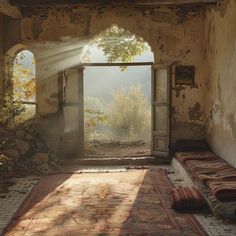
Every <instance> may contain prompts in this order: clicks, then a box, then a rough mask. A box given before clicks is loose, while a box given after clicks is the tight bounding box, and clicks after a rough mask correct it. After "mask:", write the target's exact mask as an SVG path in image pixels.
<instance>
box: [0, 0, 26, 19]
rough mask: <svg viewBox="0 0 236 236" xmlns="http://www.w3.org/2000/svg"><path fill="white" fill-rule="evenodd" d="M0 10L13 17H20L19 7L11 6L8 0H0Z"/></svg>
mask: <svg viewBox="0 0 236 236" xmlns="http://www.w3.org/2000/svg"><path fill="white" fill-rule="evenodd" d="M0 12H1V13H3V14H4V15H7V16H10V17H12V18H15V19H19V18H21V17H22V14H21V11H20V9H19V8H18V7H16V6H12V5H11V4H10V2H9V1H8V0H0Z"/></svg>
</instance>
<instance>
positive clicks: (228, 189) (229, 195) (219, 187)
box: [207, 180, 236, 201]
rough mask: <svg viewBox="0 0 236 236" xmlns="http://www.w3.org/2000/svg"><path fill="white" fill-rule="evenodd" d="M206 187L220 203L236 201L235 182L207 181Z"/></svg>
mask: <svg viewBox="0 0 236 236" xmlns="http://www.w3.org/2000/svg"><path fill="white" fill-rule="evenodd" d="M207 185H208V186H209V188H210V189H211V190H212V192H213V194H214V195H215V197H216V198H217V199H218V200H220V201H236V180H223V181H222V180H209V181H207Z"/></svg>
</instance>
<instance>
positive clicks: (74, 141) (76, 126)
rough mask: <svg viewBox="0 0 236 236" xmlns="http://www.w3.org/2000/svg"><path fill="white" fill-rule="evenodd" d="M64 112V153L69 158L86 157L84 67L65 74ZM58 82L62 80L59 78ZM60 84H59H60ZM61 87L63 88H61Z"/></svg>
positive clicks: (68, 70) (69, 70) (72, 69)
mask: <svg viewBox="0 0 236 236" xmlns="http://www.w3.org/2000/svg"><path fill="white" fill-rule="evenodd" d="M64 77H65V82H64V84H63V85H62V89H63V98H61V99H63V100H64V104H63V111H64V117H65V130H64V152H65V154H66V155H68V156H72V157H75V158H77V157H83V155H84V86H83V84H84V67H83V66H82V65H81V66H78V67H76V68H71V69H67V71H65V72H64ZM58 80H61V78H60V77H59V79H58ZM58 84H59V83H58ZM60 87H61V86H60Z"/></svg>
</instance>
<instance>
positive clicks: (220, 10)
mask: <svg viewBox="0 0 236 236" xmlns="http://www.w3.org/2000/svg"><path fill="white" fill-rule="evenodd" d="M235 22H236V1H235V0H230V1H222V4H221V5H220V6H218V7H217V8H215V9H212V10H211V11H208V12H207V14H206V28H205V37H206V39H205V40H206V49H205V59H206V61H207V63H208V71H207V73H208V74H207V93H206V99H207V100H206V101H207V103H206V104H207V107H206V113H207V138H208V141H209V143H210V145H211V147H212V149H213V150H214V151H215V152H216V153H217V154H218V155H220V156H221V157H223V158H224V159H225V160H227V161H228V162H229V163H230V164H232V165H233V166H235V167H236V157H235V153H236V145H235V144H236V96H235V91H236V27H235Z"/></svg>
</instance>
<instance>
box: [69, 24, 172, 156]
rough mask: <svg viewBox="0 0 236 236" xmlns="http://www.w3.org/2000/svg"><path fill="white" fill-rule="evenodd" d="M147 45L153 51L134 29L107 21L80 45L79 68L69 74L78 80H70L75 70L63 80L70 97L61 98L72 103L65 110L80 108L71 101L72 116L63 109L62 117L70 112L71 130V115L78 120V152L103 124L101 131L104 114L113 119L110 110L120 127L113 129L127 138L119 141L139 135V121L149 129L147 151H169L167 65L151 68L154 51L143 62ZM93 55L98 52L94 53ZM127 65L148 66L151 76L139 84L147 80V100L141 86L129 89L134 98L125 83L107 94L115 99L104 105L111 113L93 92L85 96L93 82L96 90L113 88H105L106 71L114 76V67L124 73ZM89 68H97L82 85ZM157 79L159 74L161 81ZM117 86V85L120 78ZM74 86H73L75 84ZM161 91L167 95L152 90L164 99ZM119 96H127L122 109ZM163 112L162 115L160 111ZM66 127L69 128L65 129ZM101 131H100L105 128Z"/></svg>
mask: <svg viewBox="0 0 236 236" xmlns="http://www.w3.org/2000/svg"><path fill="white" fill-rule="evenodd" d="M135 49H136V50H135ZM148 50H149V53H151V54H152V52H151V48H150V47H149V45H148V44H147V43H146V42H145V41H144V40H143V39H142V38H139V37H137V36H135V35H134V34H132V33H130V32H129V31H126V30H124V29H122V28H119V27H118V26H116V25H115V26H114V25H113V26H111V27H110V28H108V29H106V30H105V31H104V32H102V33H101V34H99V35H98V36H97V37H95V39H93V40H92V42H91V44H90V45H87V46H86V47H85V48H84V50H83V55H82V56H81V58H82V61H81V62H83V63H81V64H80V67H77V69H76V70H77V72H76V70H75V68H76V67H74V68H73V73H75V75H76V77H77V80H76V81H77V84H75V83H73V82H70V81H72V80H71V78H72V77H73V78H75V75H74V76H72V77H71V76H67V84H66V85H67V95H68V94H69V96H70V99H69V98H68V100H67V101H66V102H65V104H67V105H68V106H70V108H66V109H68V110H67V111H69V109H73V108H72V106H73V103H74V104H76V106H78V107H79V111H77V110H76V108H75V106H74V109H75V110H74V115H73V116H72V115H71V114H72V113H71V112H66V116H67V117H68V120H67V119H66V129H67V130H72V129H74V127H75V126H74V127H73V125H72V124H73V122H71V121H72V119H74V122H76V123H77V125H78V126H77V128H78V130H79V132H78V136H77V140H78V145H77V150H78V152H79V153H80V155H84V152H83V151H81V150H84V141H88V140H86V138H87V139H90V141H91V140H93V139H94V138H93V136H94V133H98V132H100V134H101V130H102V129H103V131H104V120H106V119H107V118H108V120H109V119H110V120H111V117H112V115H111V113H113V118H114V115H116V118H115V119H113V120H115V122H113V126H116V127H115V129H116V130H117V131H118V132H117V133H119V135H120V137H119V138H121V139H122V137H121V136H123V138H124V137H125V138H126V140H122V141H127V139H129V138H130V136H132V135H131V134H132V132H133V134H135V135H136V137H140V136H138V135H137V133H138V132H139V131H138V128H140V127H139V126H141V125H143V124H144V126H143V127H142V129H141V130H144V131H147V130H149V132H148V133H149V137H151V136H152V141H151V144H149V145H150V146H151V147H150V146H149V153H148V155H150V150H152V153H153V154H160V153H161V154H165V155H166V154H167V149H168V141H167V140H168V128H169V127H168V125H167V124H168V118H169V116H168V108H167V105H168V99H167V98H168V94H167V92H168V88H167V87H168V81H167V80H168V79H167V77H168V73H167V71H168V70H167V68H165V67H162V68H159V67H158V68H154V67H153V66H151V65H153V58H154V56H153V54H152V55H151V57H149V58H148V60H147V61H144V60H143V56H144V54H145V53H146V52H147V51H148ZM95 54H97V55H98V56H97V58H96V55H95ZM136 58H138V60H137V61H135V59H136ZM150 58H151V59H150ZM96 59H97V61H96ZM131 66H132V68H134V66H136V67H137V68H140V67H141V66H149V76H146V77H149V78H146V79H144V80H143V81H142V83H141V87H142V85H143V82H144V81H145V80H146V81H149V99H146V98H144V96H143V91H142V89H140V87H139V88H137V87H136V88H133V91H136V95H138V98H139V99H137V97H136V98H135V97H134V96H133V95H134V94H132V92H130V91H131V90H132V89H131V90H130V91H129V88H126V89H123V90H122V88H120V91H119V90H117V91H116V92H117V94H116V95H114V96H111V95H110V98H108V100H109V99H110V100H111V99H113V100H115V102H113V103H112V102H110V104H106V105H105V106H106V107H112V109H113V112H111V111H110V114H108V113H109V112H107V111H105V110H104V109H102V110H101V109H100V108H99V106H100V105H101V104H99V103H100V101H99V100H101V99H99V98H96V96H95V97H94V96H93V97H92V98H91V96H90V95H91V94H88V95H89V96H88V97H86V94H84V92H85V93H86V91H87V92H91V90H92V87H94V90H95V92H97V91H98V90H99V89H101V88H102V89H103V93H104V91H105V90H112V89H113V88H111V87H109V86H108V87H106V88H105V89H104V86H107V84H108V82H107V81H108V79H107V78H105V77H106V76H107V75H110V77H115V76H114V75H116V74H118V71H121V72H122V73H124V72H125V71H129V69H128V68H129V67H131ZM88 68H89V69H91V68H93V69H94V68H96V69H97V72H94V73H93V74H94V76H92V78H90V84H87V85H86V83H87V81H88V80H89V79H88V78H85V77H86V71H87V70H88ZM98 68H99V69H98ZM105 68H106V69H105ZM108 68H109V70H108ZM111 68H113V69H112V70H113V71H111V70H110V69H111ZM114 68H116V70H114ZM99 70H100V72H99ZM101 70H103V73H101ZM136 70H138V69H136ZM108 71H109V72H108ZM73 73H72V74H73ZM138 74H141V73H139V72H138ZM90 76H91V73H90ZM101 77H103V78H102V80H100V79H99V78H101ZM157 77H158V79H157ZM68 78H69V79H68ZM159 78H161V79H160V80H159ZM115 80H116V81H118V79H117V77H115V79H114V81H115ZM127 80H128V81H129V79H127ZM74 81H75V80H74ZM163 81H165V83H163ZM123 82H124V81H123ZM123 85H124V83H123ZM119 86H120V87H121V86H122V83H121V84H120V85H119ZM76 87H77V89H75V88H76ZM133 87H134V86H133ZM159 87H161V88H159ZM73 89H74V96H72V91H73ZM125 90H127V91H129V92H127V91H125ZM164 90H165V95H166V96H165V99H164V100H158V96H157V95H156V93H157V91H158V95H159V93H160V94H162V98H163V91H164ZM84 95H85V96H84ZM76 96H77V99H78V103H76V102H75V100H74V98H75V97H76ZM132 96H133V97H132ZM121 97H122V98H121ZM117 98H119V99H120V100H121V101H117V100H119V99H117ZM129 98H132V99H129ZM140 98H141V99H140ZM122 99H123V100H125V102H123V106H124V107H123V108H121V106H122ZM86 100H87V101H86ZM88 100H90V101H88ZM144 100H147V101H148V102H147V103H149V108H148V109H149V111H150V113H149V114H150V116H149V121H148V122H145V121H144V122H143V120H145V119H144V116H145V114H146V113H147V112H146V111H147V110H146V111H145V110H142V109H143V107H144V104H145V102H143V101H144ZM137 101H139V104H137V103H136V104H135V102H137ZM89 103H90V104H89ZM129 104H132V105H133V104H135V105H138V106H139V107H141V109H140V111H139V112H138V109H137V107H136V108H135V105H134V108H131V106H130V107H129ZM103 107H104V105H103ZM115 107H116V109H115ZM117 108H118V109H117ZM129 108H130V109H129ZM163 108H164V109H163ZM166 108H167V109H166ZM132 110H133V111H134V112H133V113H132V112H130V111H132ZM135 112H136V113H135ZM86 113H87V114H86ZM124 113H126V114H124ZM159 113H162V115H161V116H159ZM163 113H165V114H164V115H163ZM75 114H77V115H78V119H77V118H76V119H75V117H76V115H75ZM122 115H123V116H122ZM127 116H129V119H126V120H125V118H127ZM157 116H159V117H160V120H161V119H162V121H160V122H159V118H158V122H159V123H158V122H155V120H156V117H157ZM69 117H70V118H69ZM72 117H73V118H72ZM140 117H141V119H140ZM136 118H138V119H137V120H139V124H138V125H137V124H136V126H134V123H135V120H136ZM163 119H165V121H163ZM117 120H121V121H122V122H120V124H117V122H116V121H117ZM84 121H85V122H84ZM151 121H152V124H151ZM142 122H143V123H142ZM108 123H110V127H111V124H112V122H108ZM114 123H116V124H114ZM145 125H146V126H145ZM69 126H70V127H71V128H69ZM160 126H161V129H159V127H160ZM113 128H114V127H113ZM92 129H93V130H92ZM94 131H95V132H94ZM119 131H121V132H119ZM141 133H142V132H141ZM91 134H92V135H91ZM102 135H104V133H103V134H102ZM106 135H107V133H106ZM119 135H118V136H119ZM86 136H87V137H86ZM89 136H90V137H89ZM91 137H92V138H91ZM108 139H111V136H109V135H108ZM116 139H117V137H116ZM121 139H120V140H118V141H119V142H118V145H121V146H122V144H121ZM149 140H150V139H149ZM129 141H131V140H129ZM136 141H140V143H139V146H142V143H143V140H138V139H137V140H136ZM144 143H145V141H144ZM85 144H86V142H85ZM87 144H88V145H90V144H91V143H90V142H87ZM109 145H110V144H109ZM95 146H97V144H96V143H95ZM158 148H160V152H159V151H158ZM102 149H104V147H102ZM155 149H156V152H154V150H155ZM111 153H112V154H113V155H114V156H118V155H119V153H120V152H119V151H118V153H114V151H113V150H111ZM104 155H105V156H106V154H105V153H98V152H95V155H94V156H104ZM133 155H135V156H136V155H138V153H134V154H131V156H133ZM140 155H141V156H142V155H145V153H143V152H141V153H140ZM122 156H123V155H122ZM128 156H129V154H128Z"/></svg>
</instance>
